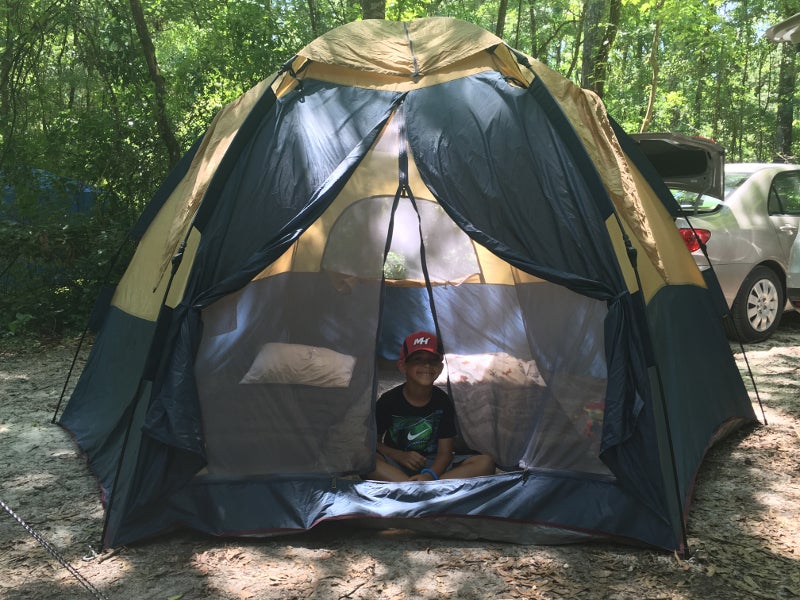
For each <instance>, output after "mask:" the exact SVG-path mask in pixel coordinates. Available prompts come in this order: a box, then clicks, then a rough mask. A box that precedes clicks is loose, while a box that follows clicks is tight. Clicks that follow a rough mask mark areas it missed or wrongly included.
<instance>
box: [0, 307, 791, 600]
mask: <svg viewBox="0 0 800 600" xmlns="http://www.w3.org/2000/svg"><path fill="white" fill-rule="evenodd" d="M687 343H691V340H690V339H689V340H687ZM0 344H2V342H0ZM7 346H8V344H5V345H0V348H2V347H6V349H5V350H2V349H0V500H2V501H3V502H4V503H5V504H6V505H8V507H10V508H11V509H12V510H13V511H14V512H15V513H16V514H17V515H18V516H19V517H20V518H21V519H22V520H24V521H25V522H26V523H27V524H28V525H29V526H30V527H31V528H32V530H34V531H35V532H36V533H37V534H38V535H39V536H40V537H41V538H42V539H43V540H44V541H45V542H47V543H48V544H49V545H50V547H51V548H52V549H53V550H54V551H55V553H56V554H57V555H58V556H61V557H63V559H64V560H65V562H66V563H67V564H68V565H70V566H71V567H72V568H73V569H74V570H75V571H77V573H78V574H79V575H80V576H81V577H83V578H85V580H86V581H88V582H89V584H90V585H91V586H92V587H93V588H95V589H97V590H99V591H100V593H101V594H102V595H104V596H105V597H108V598H126V599H136V600H140V599H154V600H167V599H173V600H177V599H183V600H189V599H199V598H214V599H221V600H228V599H243V598H244V599H246V598H253V599H267V598H269V599H272V598H276V599H277V598H280V599H287V598H315V599H320V600H328V599H334V598H335V599H342V598H352V599H358V598H361V599H370V600H371V599H375V598H391V599H402V598H405V599H411V598H453V599H459V600H466V599H471V598H607V599H616V600H623V599H656V598H659V599H697V600H700V599H706V598H725V599H735V598H747V599H751V598H789V597H793V598H796V597H799V596H800V393H798V392H800V378H798V368H800V316H799V315H797V314H790V315H787V316H786V317H784V321H783V323H782V324H781V328H780V330H779V332H778V334H777V335H776V336H775V337H774V338H773V339H771V340H770V341H768V342H766V343H763V344H759V345H754V346H750V347H748V349H747V359H748V360H749V362H750V365H751V367H752V369H753V372H754V376H755V382H756V385H757V387H758V391H759V393H760V397H761V402H762V403H763V406H764V413H765V414H766V420H767V425H766V426H760V427H755V428H752V429H749V430H747V431H740V432H737V433H735V434H734V435H733V436H732V437H730V438H728V439H727V440H726V441H724V442H722V443H721V444H719V445H718V446H717V447H715V448H713V449H712V450H711V452H710V453H709V455H708V457H707V460H706V462H705V464H704V466H703V468H702V470H701V471H700V473H699V476H698V480H697V484H696V487H695V492H694V501H693V505H692V509H691V512H690V516H689V523H688V536H689V545H690V550H691V555H690V556H689V557H688V558H686V559H685V558H679V557H677V556H675V555H673V554H670V553H665V552H658V551H654V550H649V549H641V548H634V547H629V546H623V545H615V544H613V545H612V544H605V543H604V544H583V545H574V546H551V547H527V546H519V545H509V544H499V543H489V542H465V541H457V540H444V539H437V538H434V537H424V536H422V535H419V534H412V533H407V532H399V531H394V532H376V531H370V530H359V529H354V528H352V527H350V526H348V525H346V524H339V525H337V526H324V527H320V528H318V529H316V530H313V531H312V532H311V533H309V534H305V535H301V536H292V537H284V538H273V539H267V540H264V539H254V540H241V539H238V540H237V539H218V538H211V537H207V536H203V535H199V534H195V533H192V532H180V533H175V534H171V535H167V536H164V537H162V538H159V539H156V540H152V541H149V542H147V543H140V544H136V545H133V546H129V547H123V548H121V549H119V550H118V551H115V552H106V553H103V554H100V555H99V556H96V557H93V558H92V556H91V551H90V548H89V546H90V545H93V544H95V543H96V541H97V540H98V538H99V536H100V532H101V528H102V510H101V507H100V499H99V494H98V492H97V487H96V485H95V482H94V480H93V478H92V477H91V475H90V474H89V472H88V470H87V467H86V464H85V462H84V460H83V458H82V457H81V456H80V454H79V453H78V451H77V449H76V447H75V445H74V444H73V442H72V440H71V439H70V437H69V435H68V434H67V433H66V432H65V431H63V430H62V429H60V428H59V427H58V426H56V425H53V424H51V422H50V420H51V417H52V415H53V411H54V410H55V407H56V404H57V403H58V399H59V396H60V394H61V390H62V387H63V384H64V380H65V374H66V372H67V370H68V369H69V366H70V363H71V361H72V357H73V353H74V348H75V344H74V343H73V342H72V341H67V342H65V343H62V344H56V345H54V344H48V345H37V344H31V345H28V346H26V347H25V348H24V349H22V348H21V347H20V345H19V344H16V346H18V349H16V350H12V349H9V348H8V347H7ZM733 348H734V351H735V353H736V357H737V360H738V362H739V365H740V367H741V368H742V370H743V371H744V369H745V363H744V360H743V359H742V354H741V352H740V350H739V348H738V346H733ZM82 354H85V353H82ZM82 360H83V357H79V360H78V363H77V367H76V368H77V369H80V366H81V364H82V362H81V361H82ZM746 381H747V384H748V387H749V388H750V389H751V390H752V389H753V385H752V383H751V382H750V381H749V378H747V379H746ZM756 409H757V412H758V414H759V416H760V417H761V411H760V409H759V408H758V405H757V404H756ZM92 596H93V594H92V593H91V592H90V590H89V589H88V588H86V587H82V586H81V584H80V583H79V580H78V578H77V577H75V576H74V575H73V574H71V573H70V571H69V570H68V569H67V568H66V567H65V566H62V564H61V563H60V562H59V561H58V560H56V558H55V557H53V556H52V555H51V554H49V553H48V552H47V551H46V549H45V548H44V547H43V546H42V545H41V544H39V543H38V542H37V541H36V539H35V538H34V537H33V536H32V535H30V534H29V533H28V532H27V531H26V529H24V528H23V526H22V525H21V524H20V523H18V522H17V521H15V520H14V519H13V518H12V517H11V516H10V515H9V514H7V512H6V511H5V510H0V598H8V599H15V600H16V599H37V600H40V599H51V598H58V599H80V598H91V597H92Z"/></svg>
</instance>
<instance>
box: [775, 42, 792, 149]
mask: <svg viewBox="0 0 800 600" xmlns="http://www.w3.org/2000/svg"><path fill="white" fill-rule="evenodd" d="M796 56H797V51H796V50H795V48H794V46H793V45H792V44H781V66H780V71H779V75H778V99H777V113H778V114H777V123H776V128H775V160H777V161H780V162H789V161H790V160H792V158H793V153H792V121H793V120H794V88H795V82H796V81H797V63H796V58H795V57H796Z"/></svg>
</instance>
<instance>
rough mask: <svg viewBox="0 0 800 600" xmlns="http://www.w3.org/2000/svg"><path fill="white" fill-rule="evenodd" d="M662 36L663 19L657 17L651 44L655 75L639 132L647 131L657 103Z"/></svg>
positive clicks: (651, 64)
mask: <svg viewBox="0 0 800 600" xmlns="http://www.w3.org/2000/svg"><path fill="white" fill-rule="evenodd" d="M660 38H661V19H657V20H656V28H655V31H654V32H653V45H652V46H650V67H651V68H652V69H653V75H652V78H651V79H650V96H649V97H648V99H647V110H646V111H645V113H644V119H642V126H641V128H640V129H639V133H645V132H646V131H647V130H648V129H649V128H650V123H651V121H652V120H653V107H654V105H655V103H656V90H657V89H658V43H659V40H660Z"/></svg>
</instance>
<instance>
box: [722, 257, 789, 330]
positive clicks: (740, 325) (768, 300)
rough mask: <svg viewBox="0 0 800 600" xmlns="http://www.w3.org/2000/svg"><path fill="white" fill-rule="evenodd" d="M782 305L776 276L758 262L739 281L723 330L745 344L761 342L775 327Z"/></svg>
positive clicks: (779, 284) (781, 313)
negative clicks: (740, 281)
mask: <svg viewBox="0 0 800 600" xmlns="http://www.w3.org/2000/svg"><path fill="white" fill-rule="evenodd" d="M785 304H786V299H785V298H784V296H783V286H782V285H781V282H780V279H779V278H778V275H777V274H776V273H775V271H773V270H772V269H770V268H769V267H765V266H763V265H759V266H757V267H756V268H755V269H753V270H752V271H750V274H749V275H748V276H747V277H746V278H745V280H744V282H742V287H740V288H739V292H738V293H737V294H736V298H735V299H734V301H733V305H732V306H731V312H730V315H729V316H728V318H727V319H725V333H727V334H728V337H730V338H732V339H734V340H739V341H740V342H744V343H753V342H762V341H764V340H766V339H767V338H768V337H770V336H771V335H772V334H773V333H774V332H775V329H777V327H778V325H779V324H780V322H781V316H782V315H783V308H784V306H785Z"/></svg>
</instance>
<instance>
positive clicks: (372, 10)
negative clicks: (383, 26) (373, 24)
mask: <svg viewBox="0 0 800 600" xmlns="http://www.w3.org/2000/svg"><path fill="white" fill-rule="evenodd" d="M361 17H362V18H364V19H385V18H386V0H361Z"/></svg>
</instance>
